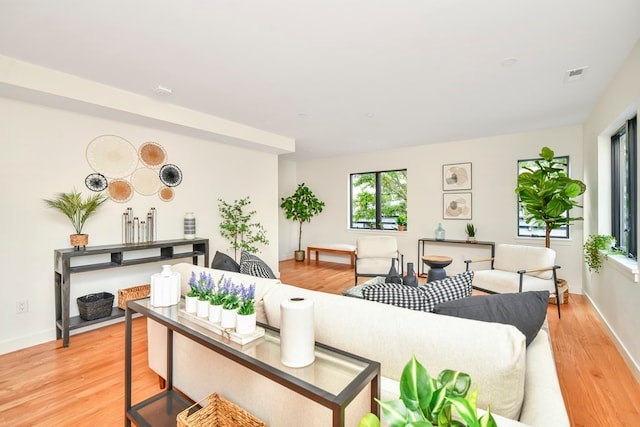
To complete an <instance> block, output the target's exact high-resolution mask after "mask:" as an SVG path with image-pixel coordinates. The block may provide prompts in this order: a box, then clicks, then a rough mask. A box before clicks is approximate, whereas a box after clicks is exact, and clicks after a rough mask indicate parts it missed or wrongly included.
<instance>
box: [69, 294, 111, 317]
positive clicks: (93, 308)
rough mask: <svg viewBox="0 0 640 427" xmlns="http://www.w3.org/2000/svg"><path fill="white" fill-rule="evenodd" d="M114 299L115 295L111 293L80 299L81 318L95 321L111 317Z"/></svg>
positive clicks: (90, 295) (86, 296) (91, 295)
mask: <svg viewBox="0 0 640 427" xmlns="http://www.w3.org/2000/svg"><path fill="white" fill-rule="evenodd" d="M114 298H115V297H114V296H113V294H110V293H109V292H99V293H97V294H89V295H85V296H83V297H78V300H77V301H78V310H79V311H80V317H81V318H82V319H84V320H95V319H100V318H101V317H107V316H109V315H111V308H112V307H113V300H114Z"/></svg>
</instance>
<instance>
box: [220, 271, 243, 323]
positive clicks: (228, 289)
mask: <svg viewBox="0 0 640 427" xmlns="http://www.w3.org/2000/svg"><path fill="white" fill-rule="evenodd" d="M221 291H222V293H224V294H225V297H224V302H223V303H222V313H221V315H220V326H221V327H223V328H235V327H236V316H237V314H238V307H239V306H240V296H239V295H240V286H238V285H235V284H234V283H233V281H232V280H231V278H230V277H229V278H228V279H226V280H224V281H223V282H222V288H221Z"/></svg>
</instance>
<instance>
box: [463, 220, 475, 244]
mask: <svg viewBox="0 0 640 427" xmlns="http://www.w3.org/2000/svg"><path fill="white" fill-rule="evenodd" d="M464 231H465V233H467V242H471V243H474V242H475V241H476V231H478V229H477V228H476V226H475V225H473V224H472V223H468V224H467V226H466V228H465V230H464Z"/></svg>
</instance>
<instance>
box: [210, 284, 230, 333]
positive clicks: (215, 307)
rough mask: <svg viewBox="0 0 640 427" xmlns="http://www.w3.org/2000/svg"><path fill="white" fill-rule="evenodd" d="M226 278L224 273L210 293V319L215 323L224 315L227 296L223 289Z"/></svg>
mask: <svg viewBox="0 0 640 427" xmlns="http://www.w3.org/2000/svg"><path fill="white" fill-rule="evenodd" d="M224 280H225V278H224V274H223V275H222V276H221V277H220V280H218V283H217V284H216V286H215V287H214V289H213V290H212V292H211V295H209V321H210V322H213V323H217V322H219V321H220V317H221V316H222V304H224V299H225V297H226V296H227V295H226V294H225V293H224V292H222V289H221V288H222V282H223V281H224Z"/></svg>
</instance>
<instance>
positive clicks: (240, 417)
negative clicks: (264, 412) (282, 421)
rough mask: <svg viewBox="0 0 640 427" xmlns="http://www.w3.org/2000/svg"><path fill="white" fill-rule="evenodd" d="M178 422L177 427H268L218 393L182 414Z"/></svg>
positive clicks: (179, 415)
mask: <svg viewBox="0 0 640 427" xmlns="http://www.w3.org/2000/svg"><path fill="white" fill-rule="evenodd" d="M202 405H206V406H202ZM201 406H202V407H201ZM198 408H200V409H198ZM176 421H177V427H267V424H266V423H264V422H263V421H261V420H259V419H258V418H256V417H254V416H253V415H251V414H250V413H248V412H247V411H245V410H244V409H242V408H241V407H239V406H238V405H236V404H234V403H232V402H229V401H228V400H227V399H225V398H224V397H222V396H220V395H219V394H217V393H213V394H210V395H209V396H207V397H206V398H205V399H203V400H201V401H200V402H198V403H196V404H195V405H193V406H190V407H189V408H187V409H185V410H184V411H182V412H180V413H179V414H178V417H177V419H176Z"/></svg>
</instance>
